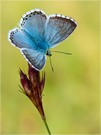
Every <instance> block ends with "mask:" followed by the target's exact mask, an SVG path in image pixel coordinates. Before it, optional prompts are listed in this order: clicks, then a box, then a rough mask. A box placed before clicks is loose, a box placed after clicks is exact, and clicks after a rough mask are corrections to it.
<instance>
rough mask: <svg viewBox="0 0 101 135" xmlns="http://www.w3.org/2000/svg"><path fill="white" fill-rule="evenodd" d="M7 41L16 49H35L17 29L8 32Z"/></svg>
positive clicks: (30, 41) (28, 39) (27, 38)
mask: <svg viewBox="0 0 101 135" xmlns="http://www.w3.org/2000/svg"><path fill="white" fill-rule="evenodd" d="M8 39H9V41H10V42H11V43H12V44H13V45H15V46H16V47H18V48H35V44H34V43H33V41H32V40H31V39H30V38H29V37H28V36H27V35H26V34H25V33H24V32H23V31H22V30H20V29H18V28H15V29H13V30H11V31H9V35H8Z"/></svg>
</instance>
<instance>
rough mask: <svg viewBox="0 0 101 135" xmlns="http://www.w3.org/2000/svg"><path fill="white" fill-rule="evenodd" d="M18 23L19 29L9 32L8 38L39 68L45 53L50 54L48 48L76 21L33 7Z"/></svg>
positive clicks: (70, 30) (44, 60)
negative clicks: (48, 13) (47, 13)
mask: <svg viewBox="0 0 101 135" xmlns="http://www.w3.org/2000/svg"><path fill="white" fill-rule="evenodd" d="M19 25H20V29H18V28H15V29H13V30H11V31H10V32H9V34H8V39H9V41H10V42H11V43H12V44H13V45H15V46H16V47H18V48H19V49H20V51H21V53H22V54H23V55H24V57H25V58H26V59H27V61H28V62H29V63H30V64H31V65H32V66H33V67H34V68H35V69H36V70H41V69H42V68H43V67H44V65H45V63H46V55H47V56H51V55H52V54H51V51H50V49H51V48H54V47H55V46H57V45H58V44H59V43H60V42H62V41H63V40H65V39H66V38H67V37H68V36H69V35H70V34H71V33H72V32H73V31H74V29H75V28H76V26H77V23H76V22H75V21H74V20H73V19H71V18H70V17H65V16H62V15H57V14H54V15H50V16H47V15H46V14H45V13H44V12H43V11H41V10H39V9H35V10H31V11H30V12H27V13H26V14H24V15H23V16H22V18H21V20H20V23H19Z"/></svg>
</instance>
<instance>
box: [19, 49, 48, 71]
mask: <svg viewBox="0 0 101 135" xmlns="http://www.w3.org/2000/svg"><path fill="white" fill-rule="evenodd" d="M21 52H22V53H23V55H24V56H25V58H26V59H27V61H28V62H29V63H30V64H31V65H32V66H33V67H34V68H35V69H36V70H41V69H42V68H43V67H44V65H45V62H46V56H45V55H44V53H40V52H39V51H37V50H32V49H26V48H23V49H21Z"/></svg>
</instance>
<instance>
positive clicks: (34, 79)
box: [20, 64, 51, 135]
mask: <svg viewBox="0 0 101 135" xmlns="http://www.w3.org/2000/svg"><path fill="white" fill-rule="evenodd" d="M20 82H21V84H22V87H23V89H22V91H23V93H24V94H25V95H26V96H27V97H28V98H29V99H30V100H31V101H32V103H33V104H34V105H35V107H36V108H37V110H38V111H39V113H40V115H41V117H42V119H43V121H44V124H45V126H46V129H47V131H48V134H49V135H51V132H50V130H49V127H48V125H47V122H46V117H45V113H44V110H43V105H42V92H43V89H44V85H45V72H42V76H40V72H39V71H37V70H35V69H34V68H33V67H32V66H31V65H30V64H28V77H27V75H26V74H25V73H23V71H22V70H21V69H20Z"/></svg>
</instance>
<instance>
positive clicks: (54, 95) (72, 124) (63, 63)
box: [1, 0, 100, 134]
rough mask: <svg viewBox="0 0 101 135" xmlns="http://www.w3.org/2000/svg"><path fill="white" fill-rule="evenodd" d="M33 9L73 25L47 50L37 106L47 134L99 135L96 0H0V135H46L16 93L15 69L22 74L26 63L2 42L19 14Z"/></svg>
mask: <svg viewBox="0 0 101 135" xmlns="http://www.w3.org/2000/svg"><path fill="white" fill-rule="evenodd" d="M34 8H39V9H42V10H43V11H44V12H45V13H46V14H48V15H49V14H54V13H59V14H64V15H66V16H71V17H72V18H74V19H75V20H76V21H77V23H78V27H77V28H76V30H75V31H74V32H73V34H72V35H71V36H70V37H69V38H68V39H66V40H65V41H63V42H62V43H60V45H59V46H57V47H56V48H54V49H53V50H59V51H64V52H72V56H69V55H68V56H67V55H64V54H57V53H54V54H53V55H52V57H51V58H52V63H53V67H54V70H55V72H54V73H53V72H52V71H51V67H50V63H49V58H47V64H46V66H45V68H44V70H45V72H46V84H45V88H44V92H43V105H44V110H45V114H46V118H47V122H48V124H49V127H50V130H51V132H52V133H53V134H97V133H98V134H99V132H100V90H99V83H100V80H99V70H100V69H99V68H100V67H99V57H100V56H99V53H100V52H99V50H100V29H99V27H100V2H99V1H68V0H67V1H62V0H61V1H58V0H55V1H50V0H49V1H48V0H47V1H42V0H40V1H2V2H1V30H2V33H1V58H2V59H1V60H2V61H1V64H2V66H1V69H2V70H1V75H2V80H1V90H2V91H1V98H2V102H1V103H2V108H1V109H2V123H1V124H2V134H31V133H33V134H39V133H40V134H45V133H47V131H46V129H45V126H44V124H43V121H42V120H41V117H40V115H39V113H38V112H37V110H36V108H35V107H34V106H33V104H32V103H31V102H30V101H29V99H28V98H27V97H26V96H25V95H23V94H22V93H20V92H19V90H20V88H19V87H18V85H19V84H20V81H19V68H21V69H22V70H23V71H25V72H26V73H27V62H26V60H25V59H24V58H23V56H22V54H21V53H20V51H19V50H18V49H17V48H15V47H13V46H11V44H10V43H9V42H8V39H7V36H8V31H9V30H11V29H12V28H14V27H18V22H19V21H20V18H21V16H22V15H23V14H24V13H25V12H27V11H29V10H31V9H34Z"/></svg>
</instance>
